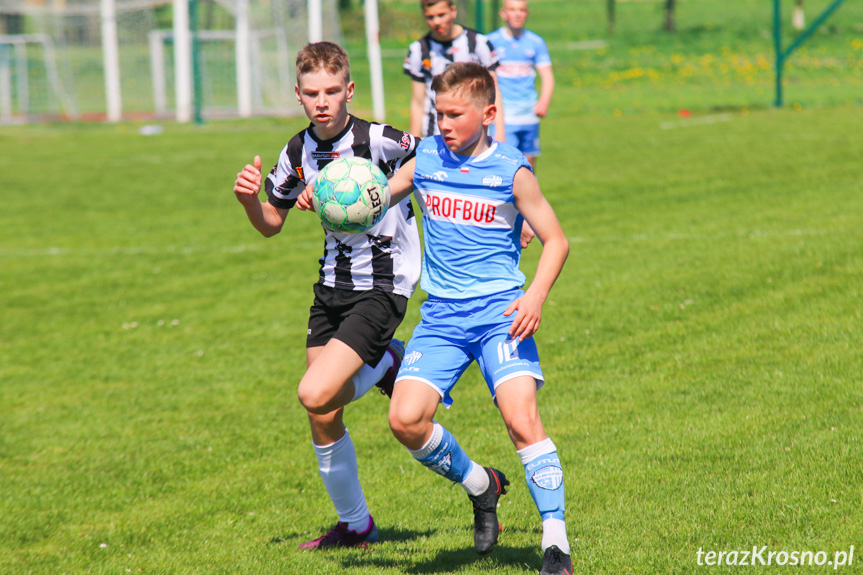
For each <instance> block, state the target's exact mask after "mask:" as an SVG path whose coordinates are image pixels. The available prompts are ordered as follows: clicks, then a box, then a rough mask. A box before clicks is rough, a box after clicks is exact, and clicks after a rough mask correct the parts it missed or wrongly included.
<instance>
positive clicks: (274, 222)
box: [234, 156, 288, 238]
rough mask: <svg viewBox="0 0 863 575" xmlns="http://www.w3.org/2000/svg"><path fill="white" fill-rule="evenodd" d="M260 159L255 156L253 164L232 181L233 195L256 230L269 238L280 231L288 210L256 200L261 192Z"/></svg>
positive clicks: (248, 165)
mask: <svg viewBox="0 0 863 575" xmlns="http://www.w3.org/2000/svg"><path fill="white" fill-rule="evenodd" d="M261 181H262V178H261V157H260V156H255V159H254V163H253V164H246V166H245V167H244V168H243V170H242V171H241V172H240V173H239V174H237V179H236V180H235V181H234V195H235V196H236V197H237V201H239V202H240V203H241V204H242V205H243V207H244V208H245V209H246V215H247V216H248V218H249V221H250V222H251V223H252V225H253V226H254V227H255V229H256V230H258V231H259V232H261V235H263V236H264V237H267V238H269V237H271V236H274V235H276V234H277V233H279V232H280V231H281V230H282V226H283V225H284V223H285V217H286V216H287V215H288V210H283V209H281V208H277V207H275V206H274V205H272V204H270V203H269V202H262V201H260V200H259V199H258V192H260V190H261Z"/></svg>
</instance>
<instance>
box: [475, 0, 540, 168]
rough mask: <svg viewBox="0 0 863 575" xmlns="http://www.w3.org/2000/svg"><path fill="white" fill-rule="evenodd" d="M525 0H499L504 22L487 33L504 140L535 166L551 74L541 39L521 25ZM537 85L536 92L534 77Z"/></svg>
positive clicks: (523, 21) (525, 17) (525, 12)
mask: <svg viewBox="0 0 863 575" xmlns="http://www.w3.org/2000/svg"><path fill="white" fill-rule="evenodd" d="M528 15H529V11H528V9H527V0H503V8H502V9H501V11H500V16H501V18H503V21H504V22H506V26H503V27H502V28H500V29H498V30H495V31H494V32H492V33H491V34H489V36H488V39H489V40H490V41H491V43H492V44H493V45H494V49H495V52H496V53H497V55H498V59H499V62H498V68H497V70H496V71H497V81H498V86H499V87H500V92H501V96H502V99H503V112H504V124H505V125H506V142H507V143H508V144H511V145H513V146H515V147H517V148H518V149H519V150H520V151H521V153H522V154H524V155H525V156H527V159H528V161H530V165H531V166H532V167H533V168H534V169H535V168H536V157H537V156H539V154H540V147H539V119H540V118H544V117H545V115H546V114H547V113H548V105H549V103H550V102H551V96H552V94H553V93H554V74H553V73H552V71H551V58H549V55H548V48H547V47H546V45H545V41H544V40H543V39H542V38H541V37H539V36H538V35H537V34H535V33H533V32H531V31H530V30H527V29H526V28H525V27H524V25H525V22H526V21H527V17H528ZM537 75H539V78H540V81H541V86H540V91H539V93H538V94H537V90H536V77H537Z"/></svg>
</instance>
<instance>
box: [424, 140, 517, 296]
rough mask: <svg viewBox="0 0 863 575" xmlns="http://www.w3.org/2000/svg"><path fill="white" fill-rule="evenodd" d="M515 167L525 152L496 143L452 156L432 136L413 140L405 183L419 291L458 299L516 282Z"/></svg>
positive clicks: (492, 290)
mask: <svg viewBox="0 0 863 575" xmlns="http://www.w3.org/2000/svg"><path fill="white" fill-rule="evenodd" d="M522 167H526V168H527V169H530V164H529V163H528V161H527V158H525V157H524V155H523V154H522V153H521V152H519V151H518V150H517V149H516V148H515V147H513V146H510V145H507V144H504V143H501V142H492V144H491V147H490V148H489V149H488V150H486V151H485V152H484V153H483V154H481V155H479V156H459V155H457V154H454V153H453V152H451V151H450V150H449V149H447V147H446V145H444V143H443V140H442V139H441V137H440V136H435V137H432V138H426V139H424V140H423V141H422V142H420V144H419V146H418V147H417V154H416V165H415V168H414V170H415V171H414V182H413V183H414V188H415V194H416V195H417V196H418V199H419V204H420V207H421V209H422V212H423V235H424V236H425V241H424V244H425V248H424V252H423V263H422V278H421V280H420V286H421V287H422V289H423V290H425V291H426V292H427V293H429V294H430V295H433V296H436V297H441V298H448V299H464V298H472V297H478V296H484V295H490V294H494V293H498V292H502V291H506V290H510V289H514V288H518V287H521V286H523V285H524V282H525V275H524V274H523V273H522V272H521V270H520V269H519V267H518V266H519V261H520V259H521V241H520V237H521V224H522V216H521V214H520V213H519V212H518V210H517V209H516V207H515V198H514V196H513V179H514V178H515V173H516V172H517V171H518V170H519V169H520V168H522Z"/></svg>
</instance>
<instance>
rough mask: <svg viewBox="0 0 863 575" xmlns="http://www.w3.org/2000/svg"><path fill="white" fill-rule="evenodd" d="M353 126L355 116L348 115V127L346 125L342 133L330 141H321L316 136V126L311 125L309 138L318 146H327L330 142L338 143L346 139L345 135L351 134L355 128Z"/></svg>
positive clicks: (308, 130)
mask: <svg viewBox="0 0 863 575" xmlns="http://www.w3.org/2000/svg"><path fill="white" fill-rule="evenodd" d="M353 125H354V116H353V115H352V114H348V123H347V125H345V127H344V129H342V131H341V132H339V133H338V134H336V135H335V136H333V137H332V138H329V139H327V140H322V139H320V138H319V137H318V136H317V135H316V134H315V130H314V127H315V125H314V124H309V127H308V129H307V130H306V132H307V133H308V134H309V137H311V138H312V139H313V140H314V141H315V142H317V143H318V144H327V143H329V142H338V141H339V140H341V139H342V138H344V137H345V134H347V133H348V132H350V131H351V128H352V127H353Z"/></svg>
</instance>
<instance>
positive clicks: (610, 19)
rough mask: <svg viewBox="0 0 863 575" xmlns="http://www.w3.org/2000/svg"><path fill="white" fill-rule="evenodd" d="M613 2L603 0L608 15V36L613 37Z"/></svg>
mask: <svg viewBox="0 0 863 575" xmlns="http://www.w3.org/2000/svg"><path fill="white" fill-rule="evenodd" d="M615 2H616V0H605V6H606V8H607V13H608V35H609V36H614V17H615V13H614V12H615V8H616V6H615Z"/></svg>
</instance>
